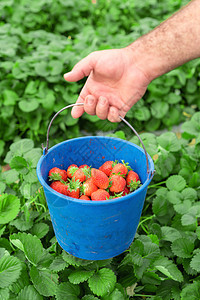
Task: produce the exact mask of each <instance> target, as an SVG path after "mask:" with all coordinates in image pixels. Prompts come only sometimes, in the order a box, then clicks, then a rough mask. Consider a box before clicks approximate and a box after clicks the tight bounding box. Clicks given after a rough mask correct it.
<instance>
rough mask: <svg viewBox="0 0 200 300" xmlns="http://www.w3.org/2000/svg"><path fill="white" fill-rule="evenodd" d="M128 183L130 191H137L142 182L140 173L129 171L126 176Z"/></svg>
mask: <svg viewBox="0 0 200 300" xmlns="http://www.w3.org/2000/svg"><path fill="white" fill-rule="evenodd" d="M126 184H127V187H129V188H130V192H132V191H135V190H136V189H137V188H138V187H139V186H140V184H141V182H140V178H139V175H138V174H137V173H136V172H134V171H129V173H128V175H127V177H126Z"/></svg>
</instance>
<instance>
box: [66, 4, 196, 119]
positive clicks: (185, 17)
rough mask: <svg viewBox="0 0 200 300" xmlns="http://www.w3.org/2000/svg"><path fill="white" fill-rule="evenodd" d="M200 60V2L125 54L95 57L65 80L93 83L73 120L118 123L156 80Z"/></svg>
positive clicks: (88, 85)
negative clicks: (84, 118)
mask: <svg viewBox="0 0 200 300" xmlns="http://www.w3.org/2000/svg"><path fill="white" fill-rule="evenodd" d="M198 57H200V0H193V1H191V2H190V3H189V4H188V5H186V6H185V7H183V8H182V9H181V10H180V11H178V12H177V13H175V14H174V15H172V16H171V17H170V18H169V19H167V20H166V21H165V22H163V23H161V24H160V25H159V26H158V27H156V28H155V29H154V30H153V31H151V32H149V33H148V34H146V35H144V36H142V37H140V38H139V39H138V40H136V41H135V42H133V43H132V44H131V45H129V46H128V47H125V48H123V49H113V50H103V51H97V52H93V53H91V54H90V55H88V56H87V57H86V58H84V59H83V60H81V61H80V62H79V63H78V64H76V65H75V67H74V68H73V70H72V71H71V72H69V73H67V74H65V75H64V78H65V79H66V80H67V81H78V80H80V79H82V78H83V77H85V76H88V79H87V81H86V83H85V85H84V87H83V89H82V91H81V93H80V95H79V98H78V100H77V102H84V108H83V107H74V108H73V110H72V116H73V117H74V118H78V117H80V116H81V115H82V114H83V113H84V111H85V112H87V113H88V114H91V115H95V114H96V115H97V116H98V117H99V118H101V119H106V118H108V120H110V121H111V122H116V121H119V114H120V115H122V116H125V114H126V113H127V112H128V110H129V109H130V108H131V107H132V106H133V105H134V104H135V103H136V102H137V101H138V100H140V99H141V98H142V96H143V95H144V93H145V91H146V89H147V86H148V84H149V83H150V82H151V81H152V80H153V79H155V78H157V77H159V76H161V75H162V74H165V73H167V72H169V71H170V70H172V69H174V68H176V67H178V66H180V65H182V64H184V63H186V62H187V61H189V60H192V59H195V58H198Z"/></svg>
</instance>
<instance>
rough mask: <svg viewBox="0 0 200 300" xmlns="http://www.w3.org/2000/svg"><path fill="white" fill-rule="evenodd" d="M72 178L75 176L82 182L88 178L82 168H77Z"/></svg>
mask: <svg viewBox="0 0 200 300" xmlns="http://www.w3.org/2000/svg"><path fill="white" fill-rule="evenodd" d="M72 178H74V179H75V181H77V180H79V181H80V182H83V181H85V180H86V175H85V174H84V172H83V170H82V169H77V170H76V171H75V173H74V175H73V176H72Z"/></svg>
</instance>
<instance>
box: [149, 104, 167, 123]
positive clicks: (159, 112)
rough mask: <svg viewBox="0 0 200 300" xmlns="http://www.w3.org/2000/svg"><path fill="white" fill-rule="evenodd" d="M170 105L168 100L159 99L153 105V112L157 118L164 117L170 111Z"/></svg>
mask: <svg viewBox="0 0 200 300" xmlns="http://www.w3.org/2000/svg"><path fill="white" fill-rule="evenodd" d="M168 109H169V105H168V103H167V102H163V101H160V100H159V101H158V102H153V103H152V105H151V113H152V116H153V117H154V118H155V119H162V118H163V117H164V116H165V115H166V113H167V112H168Z"/></svg>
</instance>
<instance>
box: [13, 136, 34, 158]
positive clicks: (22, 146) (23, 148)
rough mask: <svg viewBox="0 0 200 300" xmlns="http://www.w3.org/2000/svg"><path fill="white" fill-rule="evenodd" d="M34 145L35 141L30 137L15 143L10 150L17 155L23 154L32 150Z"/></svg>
mask: <svg viewBox="0 0 200 300" xmlns="http://www.w3.org/2000/svg"><path fill="white" fill-rule="evenodd" d="M33 147H34V143H33V141H32V140H30V139H22V140H19V141H17V142H15V143H13V144H12V145H11V146H10V150H11V152H12V154H15V156H21V155H23V154H24V153H26V152H28V151H30V150H31V149H32V148H33Z"/></svg>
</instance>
